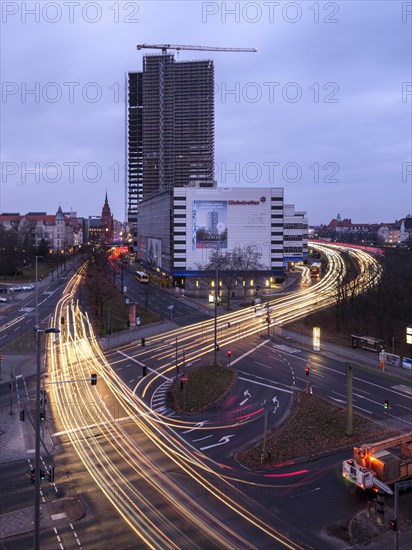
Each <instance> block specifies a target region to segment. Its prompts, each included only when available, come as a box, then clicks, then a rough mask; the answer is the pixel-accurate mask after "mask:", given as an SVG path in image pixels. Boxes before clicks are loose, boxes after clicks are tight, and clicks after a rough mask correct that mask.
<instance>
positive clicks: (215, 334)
mask: <svg viewBox="0 0 412 550" xmlns="http://www.w3.org/2000/svg"><path fill="white" fill-rule="evenodd" d="M218 300H219V267H218V263H217V261H216V272H215V324H214V336H215V338H214V352H213V362H214V364H215V365H217V302H218Z"/></svg>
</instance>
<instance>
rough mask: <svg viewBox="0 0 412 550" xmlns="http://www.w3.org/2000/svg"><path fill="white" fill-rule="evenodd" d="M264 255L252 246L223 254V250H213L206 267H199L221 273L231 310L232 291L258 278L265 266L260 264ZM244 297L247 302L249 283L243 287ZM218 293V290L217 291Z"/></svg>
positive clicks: (228, 305)
mask: <svg viewBox="0 0 412 550" xmlns="http://www.w3.org/2000/svg"><path fill="white" fill-rule="evenodd" d="M261 257H262V254H261V253H260V252H259V251H258V250H257V248H256V247H254V246H252V245H247V246H245V247H243V248H241V247H240V246H236V247H235V248H234V249H233V250H231V251H227V252H223V253H222V251H221V250H213V251H212V253H211V255H210V258H209V262H208V263H207V264H206V265H202V266H198V267H199V269H203V270H204V271H209V272H215V271H216V268H217V269H218V271H219V279H220V280H221V281H222V284H223V286H224V287H225V289H226V290H227V309H228V310H229V309H230V300H231V296H232V291H233V290H234V289H235V288H236V287H237V286H239V285H240V284H241V283H242V282H243V281H244V282H245V283H246V281H247V278H249V281H250V280H251V278H253V277H256V276H257V275H258V274H259V273H258V272H259V271H261V270H262V269H264V266H263V265H262V264H261V263H260V259H261ZM243 288H244V297H243V301H244V302H245V301H246V293H247V290H248V288H250V286H247V283H246V284H244V285H243ZM216 292H218V289H216Z"/></svg>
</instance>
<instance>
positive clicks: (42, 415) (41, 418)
mask: <svg viewBox="0 0 412 550" xmlns="http://www.w3.org/2000/svg"><path fill="white" fill-rule="evenodd" d="M45 420H46V413H45V412H44V411H41V413H40V422H44V421H45Z"/></svg>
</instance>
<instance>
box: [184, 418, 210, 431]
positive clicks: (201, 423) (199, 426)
mask: <svg viewBox="0 0 412 550" xmlns="http://www.w3.org/2000/svg"><path fill="white" fill-rule="evenodd" d="M206 422H209V420H203V422H198V423H197V424H195V425H194V426H193V428H190V430H185V431H184V432H182V434H188V433H190V432H193V430H197V428H202V427H203V426H204V425H205V424H206Z"/></svg>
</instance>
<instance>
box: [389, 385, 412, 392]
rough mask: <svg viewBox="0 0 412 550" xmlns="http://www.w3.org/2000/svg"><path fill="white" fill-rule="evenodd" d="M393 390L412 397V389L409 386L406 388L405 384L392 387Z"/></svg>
mask: <svg viewBox="0 0 412 550" xmlns="http://www.w3.org/2000/svg"><path fill="white" fill-rule="evenodd" d="M392 389H394V390H396V391H401V392H403V393H407V394H409V395H412V388H410V387H409V386H405V385H403V384H401V385H399V386H392Z"/></svg>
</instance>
